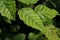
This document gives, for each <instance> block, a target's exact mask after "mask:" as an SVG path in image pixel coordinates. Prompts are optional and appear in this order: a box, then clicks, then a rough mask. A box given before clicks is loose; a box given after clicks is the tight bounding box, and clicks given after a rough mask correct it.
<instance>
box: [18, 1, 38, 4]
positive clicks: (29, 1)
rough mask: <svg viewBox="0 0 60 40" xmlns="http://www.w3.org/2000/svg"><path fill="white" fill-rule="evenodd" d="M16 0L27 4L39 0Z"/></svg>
mask: <svg viewBox="0 0 60 40" xmlns="http://www.w3.org/2000/svg"><path fill="white" fill-rule="evenodd" d="M18 1H20V2H22V3H24V4H27V5H30V4H35V3H37V1H39V0H18Z"/></svg>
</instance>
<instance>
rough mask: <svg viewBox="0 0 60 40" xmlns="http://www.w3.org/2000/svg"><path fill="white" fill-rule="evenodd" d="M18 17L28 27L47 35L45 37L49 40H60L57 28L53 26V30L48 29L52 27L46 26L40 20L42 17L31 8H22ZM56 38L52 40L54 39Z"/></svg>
mask: <svg viewBox="0 0 60 40" xmlns="http://www.w3.org/2000/svg"><path fill="white" fill-rule="evenodd" d="M18 15H19V17H20V19H21V20H22V21H23V22H24V23H25V24H27V25H28V26H31V27H32V28H35V29H37V30H40V31H41V32H42V33H44V34H45V36H46V37H47V38H48V39H49V40H60V39H59V37H58V36H57V34H56V31H54V30H55V27H54V26H53V25H50V26H51V29H54V30H51V31H50V29H49V28H48V27H50V26H44V25H43V22H42V20H41V19H40V16H38V13H36V12H35V11H33V10H32V9H31V8H22V9H20V10H19V11H18ZM53 34H55V35H53ZM52 35H53V36H52ZM51 36H52V37H54V38H53V39H52V37H51Z"/></svg>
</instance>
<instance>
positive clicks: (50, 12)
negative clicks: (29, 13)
mask: <svg viewBox="0 0 60 40" xmlns="http://www.w3.org/2000/svg"><path fill="white" fill-rule="evenodd" d="M35 11H36V12H37V13H38V15H39V16H40V15H44V16H46V17H48V18H51V19H52V18H54V17H55V16H56V15H58V12H57V11H56V10H54V9H50V8H48V7H47V6H45V5H38V6H37V7H36V8H35Z"/></svg>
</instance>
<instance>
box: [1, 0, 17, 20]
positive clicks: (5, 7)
mask: <svg viewBox="0 0 60 40" xmlns="http://www.w3.org/2000/svg"><path fill="white" fill-rule="evenodd" d="M0 13H1V15H2V16H4V17H6V18H8V19H9V20H15V13H16V4H15V0H0Z"/></svg>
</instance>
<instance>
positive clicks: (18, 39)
mask: <svg viewBox="0 0 60 40" xmlns="http://www.w3.org/2000/svg"><path fill="white" fill-rule="evenodd" d="M25 37H26V35H25V34H17V35H15V36H14V40H25Z"/></svg>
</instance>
